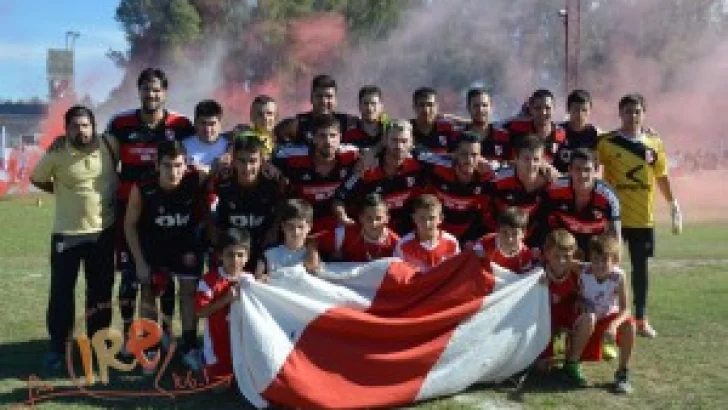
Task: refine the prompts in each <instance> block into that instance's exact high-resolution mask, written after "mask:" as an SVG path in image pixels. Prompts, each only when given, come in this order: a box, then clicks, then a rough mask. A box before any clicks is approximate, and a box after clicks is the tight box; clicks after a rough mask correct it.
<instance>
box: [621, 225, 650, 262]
mask: <svg viewBox="0 0 728 410" xmlns="http://www.w3.org/2000/svg"><path fill="white" fill-rule="evenodd" d="M622 239H623V240H624V242H625V243H626V244H627V249H629V254H630V258H634V257H643V258H651V257H653V256H655V228H624V227H623V228H622Z"/></svg>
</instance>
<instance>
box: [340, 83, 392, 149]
mask: <svg viewBox="0 0 728 410" xmlns="http://www.w3.org/2000/svg"><path fill="white" fill-rule="evenodd" d="M359 115H360V118H359V121H357V123H356V127H354V128H350V129H348V130H346V132H344V134H343V135H342V136H341V142H342V143H344V144H352V145H356V146H357V147H359V148H371V147H373V146H375V145H377V144H379V143H380V142H381V141H382V137H383V136H384V130H385V128H386V126H387V122H386V115H385V114H384V105H382V90H381V89H380V88H379V87H377V86H374V85H367V86H364V87H362V88H361V89H359Z"/></svg>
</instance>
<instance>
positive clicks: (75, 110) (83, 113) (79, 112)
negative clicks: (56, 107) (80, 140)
mask: <svg viewBox="0 0 728 410" xmlns="http://www.w3.org/2000/svg"><path fill="white" fill-rule="evenodd" d="M76 117H87V118H88V119H89V121H91V129H92V130H93V133H94V134H96V117H95V116H94V113H93V111H91V109H90V108H88V107H86V106H83V105H74V106H73V107H71V108H69V109H68V110H66V113H65V114H64V115H63V121H64V124H65V125H66V126H68V125H69V124H70V123H71V120H72V119H74V118H76Z"/></svg>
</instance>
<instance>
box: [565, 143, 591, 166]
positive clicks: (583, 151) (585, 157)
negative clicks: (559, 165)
mask: <svg viewBox="0 0 728 410" xmlns="http://www.w3.org/2000/svg"><path fill="white" fill-rule="evenodd" d="M577 159H580V160H582V161H586V162H591V163H592V165H596V163H597V156H596V155H594V151H592V150H590V149H589V148H584V147H581V148H577V149H575V150H573V151H571V164H569V166H571V165H573V164H574V161H576V160H577Z"/></svg>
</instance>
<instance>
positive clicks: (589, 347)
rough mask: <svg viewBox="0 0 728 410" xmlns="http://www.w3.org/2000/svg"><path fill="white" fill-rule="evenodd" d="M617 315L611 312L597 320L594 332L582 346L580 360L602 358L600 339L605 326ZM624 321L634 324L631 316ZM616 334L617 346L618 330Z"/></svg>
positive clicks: (617, 314) (597, 359)
mask: <svg viewBox="0 0 728 410" xmlns="http://www.w3.org/2000/svg"><path fill="white" fill-rule="evenodd" d="M617 316H619V313H612V314H610V315H607V316H605V317H603V318H601V319H599V320H597V323H596V325H595V326H594V333H592V335H591V337H590V338H589V342H587V344H586V346H585V347H584V351H583V352H582V353H581V360H582V361H600V360H602V340H604V334H605V333H606V332H607V328H609V325H610V324H611V323H612V322H613V321H614V319H616V318H617ZM624 323H632V324H634V319H633V318H631V317H630V318H627V319H626V320H625V321H624ZM616 336H617V337H616V342H617V346H619V342H620V340H619V339H620V338H619V332H617V335H616Z"/></svg>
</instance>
